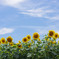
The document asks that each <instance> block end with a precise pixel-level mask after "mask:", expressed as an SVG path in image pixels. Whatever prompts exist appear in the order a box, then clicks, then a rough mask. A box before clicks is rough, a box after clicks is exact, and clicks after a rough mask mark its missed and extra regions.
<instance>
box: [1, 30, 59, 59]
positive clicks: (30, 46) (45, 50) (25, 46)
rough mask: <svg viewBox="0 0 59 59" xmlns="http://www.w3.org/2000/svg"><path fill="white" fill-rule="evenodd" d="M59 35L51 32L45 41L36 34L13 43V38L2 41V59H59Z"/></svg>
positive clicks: (45, 37)
mask: <svg viewBox="0 0 59 59" xmlns="http://www.w3.org/2000/svg"><path fill="white" fill-rule="evenodd" d="M58 38H59V34H58V33H55V31H53V30H50V31H49V32H48V34H47V35H45V36H44V38H43V39H40V35H39V34H38V33H37V32H35V33H33V36H32V38H31V36H30V35H27V36H26V37H24V38H23V39H22V41H20V40H19V41H18V43H14V42H13V38H12V37H11V36H9V37H7V38H6V39H5V38H1V40H0V59H59V41H57V39H58Z"/></svg>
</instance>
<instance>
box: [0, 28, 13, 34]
mask: <svg viewBox="0 0 59 59" xmlns="http://www.w3.org/2000/svg"><path fill="white" fill-rule="evenodd" d="M13 31H14V29H11V28H1V29H0V35H3V34H7V33H12V32H13Z"/></svg>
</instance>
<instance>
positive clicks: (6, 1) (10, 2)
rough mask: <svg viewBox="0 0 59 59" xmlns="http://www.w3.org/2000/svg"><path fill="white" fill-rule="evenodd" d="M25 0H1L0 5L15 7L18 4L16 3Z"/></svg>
mask: <svg viewBox="0 0 59 59" xmlns="http://www.w3.org/2000/svg"><path fill="white" fill-rule="evenodd" d="M24 1H25V0H1V1H0V2H1V3H0V4H2V5H6V6H12V7H16V6H18V4H20V3H22V2H24Z"/></svg>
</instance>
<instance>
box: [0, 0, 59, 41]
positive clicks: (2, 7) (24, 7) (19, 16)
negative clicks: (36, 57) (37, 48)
mask: <svg viewBox="0 0 59 59" xmlns="http://www.w3.org/2000/svg"><path fill="white" fill-rule="evenodd" d="M49 30H55V32H57V33H59V1H58V0H0V38H2V37H5V38H7V37H8V36H12V37H13V38H14V42H18V40H22V38H23V37H26V35H27V34H30V35H31V36H32V34H33V33H34V32H38V33H39V34H40V36H41V37H40V38H43V36H44V34H47V33H48V31H49Z"/></svg>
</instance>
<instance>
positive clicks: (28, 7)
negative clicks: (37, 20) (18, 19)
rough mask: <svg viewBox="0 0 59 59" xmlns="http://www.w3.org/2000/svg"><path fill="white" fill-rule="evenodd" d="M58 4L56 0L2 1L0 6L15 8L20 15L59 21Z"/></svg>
mask: <svg viewBox="0 0 59 59" xmlns="http://www.w3.org/2000/svg"><path fill="white" fill-rule="evenodd" d="M0 1H1V0H0ZM58 2H59V1H58V0H42V1H41V0H34V1H32V0H2V1H1V4H2V5H6V6H11V7H14V8H17V9H19V10H20V11H21V12H20V13H22V14H27V15H30V16H34V17H41V18H47V19H52V20H53V19H54V20H59V10H58V9H59V6H58V5H59V3H58Z"/></svg>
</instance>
